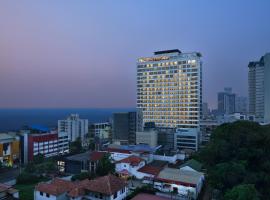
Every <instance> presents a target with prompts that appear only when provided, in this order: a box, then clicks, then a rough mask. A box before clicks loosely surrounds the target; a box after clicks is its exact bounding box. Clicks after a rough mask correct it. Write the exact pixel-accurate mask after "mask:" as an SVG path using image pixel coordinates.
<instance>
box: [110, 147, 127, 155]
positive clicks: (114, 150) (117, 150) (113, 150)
mask: <svg viewBox="0 0 270 200" xmlns="http://www.w3.org/2000/svg"><path fill="white" fill-rule="evenodd" d="M107 151H108V152H117V153H126V154H131V151H129V150H125V149H117V148H107Z"/></svg>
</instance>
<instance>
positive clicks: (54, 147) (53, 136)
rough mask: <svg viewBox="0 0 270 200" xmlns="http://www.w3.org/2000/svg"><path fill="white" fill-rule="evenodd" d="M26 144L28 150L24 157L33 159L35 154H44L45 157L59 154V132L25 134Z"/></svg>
mask: <svg viewBox="0 0 270 200" xmlns="http://www.w3.org/2000/svg"><path fill="white" fill-rule="evenodd" d="M25 137H26V138H25V141H27V142H25V143H24V145H26V146H27V152H24V157H25V158H27V160H28V161H32V160H33V159H34V156H36V155H38V154H42V155H44V156H45V157H47V158H48V157H52V156H57V155H58V153H59V151H58V134H57V132H48V133H31V134H26V135H25Z"/></svg>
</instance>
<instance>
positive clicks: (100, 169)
mask: <svg viewBox="0 0 270 200" xmlns="http://www.w3.org/2000/svg"><path fill="white" fill-rule="evenodd" d="M114 172H115V164H113V163H112V162H111V158H110V155H109V154H105V155H104V156H103V157H102V158H101V160H100V161H99V162H98V165H97V171H96V173H97V175H98V176H105V175H107V174H109V173H114Z"/></svg>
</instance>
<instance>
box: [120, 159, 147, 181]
mask: <svg viewBox="0 0 270 200" xmlns="http://www.w3.org/2000/svg"><path fill="white" fill-rule="evenodd" d="M143 166H145V162H144V161H142V162H140V164H139V165H138V166H131V165H130V164H128V163H117V164H116V166H115V170H116V171H117V172H121V171H122V170H127V171H128V172H129V173H130V174H131V175H133V176H135V177H136V178H138V179H141V178H143V177H141V173H140V172H138V170H139V169H140V168H142V167H143Z"/></svg>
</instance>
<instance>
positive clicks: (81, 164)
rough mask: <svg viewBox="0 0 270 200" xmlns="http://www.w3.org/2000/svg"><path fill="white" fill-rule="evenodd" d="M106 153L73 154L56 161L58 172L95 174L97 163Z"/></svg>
mask: <svg viewBox="0 0 270 200" xmlns="http://www.w3.org/2000/svg"><path fill="white" fill-rule="evenodd" d="M105 154H106V152H103V151H94V152H90V151H87V152H84V153H80V154H75V155H72V156H68V157H62V158H60V159H59V160H58V162H57V164H58V169H59V171H60V172H65V173H70V174H79V173H81V172H83V171H88V172H90V173H95V172H96V168H97V165H98V162H99V160H100V159H102V158H103V156H104V155H105Z"/></svg>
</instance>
